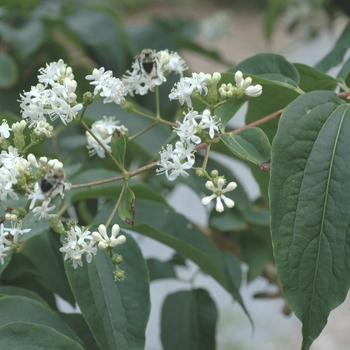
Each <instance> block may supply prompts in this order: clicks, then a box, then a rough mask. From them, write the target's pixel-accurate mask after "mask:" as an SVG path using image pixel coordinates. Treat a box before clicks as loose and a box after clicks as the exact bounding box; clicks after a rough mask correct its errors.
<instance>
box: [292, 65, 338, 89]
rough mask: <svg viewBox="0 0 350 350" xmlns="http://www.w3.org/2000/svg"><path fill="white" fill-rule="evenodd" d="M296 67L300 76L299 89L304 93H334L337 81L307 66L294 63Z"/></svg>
mask: <svg viewBox="0 0 350 350" xmlns="http://www.w3.org/2000/svg"><path fill="white" fill-rule="evenodd" d="M294 67H295V68H296V69H297V70H298V72H299V75H300V83H299V87H300V89H301V90H303V91H304V92H309V91H313V90H331V91H333V90H334V89H335V88H336V86H337V81H336V79H334V78H332V77H330V76H329V75H327V74H324V73H322V72H321V71H319V70H317V69H315V68H312V67H309V66H307V65H306V64H302V63H294Z"/></svg>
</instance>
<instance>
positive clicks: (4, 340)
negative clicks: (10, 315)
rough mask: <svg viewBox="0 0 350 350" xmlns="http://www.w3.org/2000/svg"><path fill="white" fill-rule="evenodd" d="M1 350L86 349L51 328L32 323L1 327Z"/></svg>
mask: <svg viewBox="0 0 350 350" xmlns="http://www.w3.org/2000/svg"><path fill="white" fill-rule="evenodd" d="M0 349H2V350H14V349H55V350H83V349H84V348H83V347H82V346H81V345H80V344H78V343H77V342H76V341H74V340H72V339H70V338H68V337H66V336H65V335H63V334H62V333H60V332H58V331H56V330H55V329H53V328H51V327H48V326H45V325H41V324H40V325H39V324H34V323H30V322H13V323H10V324H6V325H4V326H2V327H0Z"/></svg>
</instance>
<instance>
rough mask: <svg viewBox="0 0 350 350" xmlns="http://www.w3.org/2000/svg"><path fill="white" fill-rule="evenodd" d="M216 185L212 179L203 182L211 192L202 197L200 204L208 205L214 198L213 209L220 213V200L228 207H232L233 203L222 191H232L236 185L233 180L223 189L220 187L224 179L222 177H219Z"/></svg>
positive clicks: (221, 206) (221, 209)
mask: <svg viewBox="0 0 350 350" xmlns="http://www.w3.org/2000/svg"><path fill="white" fill-rule="evenodd" d="M217 183H218V185H217V186H215V184H214V183H213V182H212V181H207V182H206V184H205V187H206V188H207V189H208V190H210V191H212V192H213V194H212V195H210V196H208V197H204V198H203V199H202V205H208V204H209V203H210V202H211V201H212V200H213V199H214V198H216V206H215V209H216V211H217V212H219V213H222V212H223V211H224V206H223V204H222V202H221V200H223V201H224V203H225V204H226V206H227V207H228V208H233V206H234V205H235V202H234V201H233V200H232V199H230V198H227V197H226V196H225V195H224V193H226V192H229V191H233V190H234V189H235V188H236V187H237V184H236V183H235V182H230V183H229V184H228V185H227V186H226V188H225V189H223V188H222V187H223V186H224V184H225V180H224V179H222V178H219V179H218V180H217Z"/></svg>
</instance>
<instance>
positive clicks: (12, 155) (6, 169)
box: [0, 146, 29, 202]
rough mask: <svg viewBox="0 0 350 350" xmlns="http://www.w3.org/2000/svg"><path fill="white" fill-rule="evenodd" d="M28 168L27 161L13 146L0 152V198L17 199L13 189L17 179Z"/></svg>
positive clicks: (3, 199)
mask: <svg viewBox="0 0 350 350" xmlns="http://www.w3.org/2000/svg"><path fill="white" fill-rule="evenodd" d="M28 168H29V162H28V161H27V160H26V159H24V158H22V157H21V156H19V153H18V150H17V148H15V147H12V146H9V148H8V149H7V151H2V152H1V153H0V200H1V201H3V202H6V201H7V197H8V196H10V197H11V198H12V199H15V200H17V199H18V195H17V194H16V193H15V192H14V190H13V185H17V183H18V179H19V178H21V177H22V176H24V174H25V173H26V171H27V170H28Z"/></svg>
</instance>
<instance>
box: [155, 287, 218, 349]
mask: <svg viewBox="0 0 350 350" xmlns="http://www.w3.org/2000/svg"><path fill="white" fill-rule="evenodd" d="M180 305H181V307H179V306H180ZM217 318H218V311H217V308H216V305H215V303H214V301H213V299H212V298H211V296H210V294H209V293H208V292H207V291H206V290H204V289H195V290H190V291H180V292H176V293H173V294H169V295H168V296H167V297H166V298H165V300H164V304H163V309H162V319H161V339H162V344H163V347H164V350H178V349H181V350H214V349H216V341H215V328H216V321H217Z"/></svg>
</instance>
